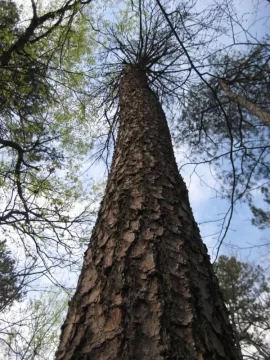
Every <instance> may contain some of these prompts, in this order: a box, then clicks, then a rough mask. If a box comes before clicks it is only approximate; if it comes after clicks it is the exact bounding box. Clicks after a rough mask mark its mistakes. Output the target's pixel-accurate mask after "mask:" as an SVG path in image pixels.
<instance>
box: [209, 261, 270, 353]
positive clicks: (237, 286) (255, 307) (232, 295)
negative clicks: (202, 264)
mask: <svg viewBox="0 0 270 360" xmlns="http://www.w3.org/2000/svg"><path fill="white" fill-rule="evenodd" d="M214 270H215V272H216V274H217V276H218V279H219V284H220V288H221V291H222V294H223V297H224V300H225V303H226V306H227V308H228V310H229V313H230V320H231V322H232V325H233V326H234V328H235V333H236V336H237V338H238V340H239V344H240V346H241V349H242V356H243V359H253V360H268V359H269V357H270V347H269V334H270V332H269V331H270V288H269V283H268V281H269V279H266V277H265V275H264V270H263V269H262V268H261V267H260V266H254V265H252V264H250V263H246V262H241V261H238V260H237V259H236V258H235V257H231V258H229V257H227V256H224V255H222V256H220V257H219V258H218V261H217V263H216V264H215V265H214Z"/></svg>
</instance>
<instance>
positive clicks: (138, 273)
mask: <svg viewBox="0 0 270 360" xmlns="http://www.w3.org/2000/svg"><path fill="white" fill-rule="evenodd" d="M119 93H120V95H119V96H120V99H119V101H120V128H119V134H118V140H117V146H116V150H115V154H114V158H113V164H112V168H111V173H110V176H109V179H108V185H107V189H106V194H105V197H104V200H103V202H102V205H101V209H100V212H99V216H98V219H97V223H96V226H95V229H94V231H93V235H92V238H91V242H90V246H89V248H88V250H87V251H86V253H85V259H84V265H83V269H82V273H81V276H80V279H79V283H78V287H77V291H76V294H75V296H74V298H73V300H72V301H71V303H70V306H69V311H68V316H67V319H66V322H65V324H64V326H63V330H62V335H61V340H60V346H59V350H58V352H57V356H56V359H57V360H70V359H72V360H75V359H76V360H79V359H80V360H86V359H87V360H127V359H128V360H131V359H132V360H133V359H134V360H135V359H138V360H161V359H164V360H165V359H170V360H173V359H175V360H176V359H177V360H180V359H192V360H195V359H196V360H203V359H216V360H217V359H220V360H221V359H228V360H229V359H230V360H234V359H239V357H238V355H237V352H236V350H235V346H234V340H233V334H232V330H231V327H230V325H229V321H228V314H227V312H226V309H225V306H224V303H223V300H222V298H221V295H220V292H219V289H218V285H217V280H216V277H215V275H214V273H213V270H212V267H211V264H210V260H209V256H208V255H207V250H206V247H205V246H204V245H203V243H202V241H201V238H200V234H199V230H198V227H197V225H196V223H195V221H194V218H193V215H192V211H191V208H190V205H189V200H188V192H187V189H186V186H185V184H184V181H183V180H182V178H181V176H180V175H179V172H178V169H177V165H176V161H175V158H174V154H173V149H172V143H171V138H170V134H169V130H168V126H167V122H166V119H165V115H164V112H163V110H162V108H161V105H160V104H159V101H158V98H157V96H156V95H155V94H154V93H153V91H152V90H151V89H150V88H149V86H148V84H147V77H146V75H145V73H144V72H143V71H142V70H140V69H139V68H138V67H137V66H135V65H133V66H131V65H128V66H127V67H126V68H125V70H124V71H123V75H122V78H121V84H120V91H119Z"/></svg>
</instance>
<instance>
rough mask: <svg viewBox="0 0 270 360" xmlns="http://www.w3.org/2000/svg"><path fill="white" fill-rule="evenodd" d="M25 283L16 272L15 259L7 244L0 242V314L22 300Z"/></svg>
mask: <svg viewBox="0 0 270 360" xmlns="http://www.w3.org/2000/svg"><path fill="white" fill-rule="evenodd" d="M22 287H23V281H22V282H20V281H19V278H18V274H17V272H16V262H15V259H13V258H12V257H11V253H10V251H8V249H7V248H6V245H5V242H4V241H1V242H0V313H2V312H3V311H4V310H5V309H7V308H8V307H10V306H11V305H12V303H13V302H14V301H15V300H20V299H21V298H22V295H23V292H22Z"/></svg>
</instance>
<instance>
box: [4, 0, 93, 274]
mask: <svg viewBox="0 0 270 360" xmlns="http://www.w3.org/2000/svg"><path fill="white" fill-rule="evenodd" d="M83 3H84V4H87V1H84V2H83ZM1 4H2V5H3V6H2V7H1V9H0V19H1V21H0V23H1V26H0V38H1V39H2V42H1V43H2V45H1V46H0V77H1V83H0V100H1V101H0V154H1V158H0V184H1V191H2V193H1V212H0V225H1V231H2V233H3V234H4V236H5V238H6V239H7V241H9V242H12V243H14V244H15V246H17V247H19V248H21V249H23V251H24V255H23V256H22V259H21V260H22V261H24V259H23V257H25V258H26V259H29V258H31V259H32V265H33V264H35V266H38V267H39V269H41V268H43V270H44V271H45V272H48V271H50V270H49V269H50V267H51V266H53V267H55V266H61V267H64V266H67V265H69V264H73V269H74V268H76V270H77V266H79V263H80V260H79V259H78V254H81V253H82V251H83V250H82V247H83V246H82V245H84V244H85V243H86V239H87V240H88V236H89V231H90V230H89V228H90V226H91V223H92V221H91V218H92V216H93V215H94V214H95V211H93V210H92V208H93V207H92V202H95V201H96V195H95V194H93V192H91V191H90V190H91V184H90V181H88V184H87V185H85V184H83V183H82V178H81V177H80V173H81V172H83V169H82V166H83V163H84V161H85V157H86V155H87V154H88V153H89V151H90V150H91V148H92V146H93V141H94V140H93V139H94V135H95V131H96V128H97V127H96V124H95V123H94V121H92V118H94V114H93V112H92V109H91V106H90V105H88V103H89V99H90V95H89V93H88V89H87V83H88V76H89V74H87V69H86V64H87V62H88V63H91V64H93V62H94V57H93V50H94V46H93V41H92V40H91V39H90V36H89V33H90V30H89V26H88V23H87V21H88V20H87V18H86V16H85V14H84V13H83V11H81V10H82V8H83V6H84V5H82V4H81V2H80V1H77V0H74V1H68V2H65V3H64V4H62V7H60V8H58V6H59V5H57V4H51V5H50V9H45V10H44V11H43V10H42V12H41V10H40V9H38V8H37V6H36V5H35V2H32V18H30V20H28V21H22V12H21V11H20V10H19V9H18V7H17V5H16V2H14V1H7V2H5V1H4V2H1ZM55 7H57V8H56V9H55ZM38 259H39V260H38ZM76 265H77V266H76ZM33 266H34V265H33Z"/></svg>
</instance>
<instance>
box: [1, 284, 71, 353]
mask: <svg viewBox="0 0 270 360" xmlns="http://www.w3.org/2000/svg"><path fill="white" fill-rule="evenodd" d="M69 298H70V295H69V294H67V293H65V292H64V291H62V290H59V289H57V288H50V289H49V291H48V292H45V293H43V294H42V296H41V297H40V298H39V299H32V300H28V301H27V302H24V303H22V304H21V305H20V306H19V307H17V308H16V307H14V308H12V313H13V317H12V321H10V319H9V320H8V319H6V318H5V317H2V318H1V320H0V343H1V348H2V354H3V355H4V358H5V359H8V360H13V359H17V360H20V359H21V360H22V359H33V360H34V359H35V360H41V359H44V360H45V359H47V360H48V359H53V358H54V353H55V351H56V348H57V344H58V341H59V334H60V328H61V324H62V323H63V320H64V317H65V314H66V310H67V306H68V301H69ZM7 318H8V316H7ZM7 325H9V326H7ZM0 358H1V357H0Z"/></svg>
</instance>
